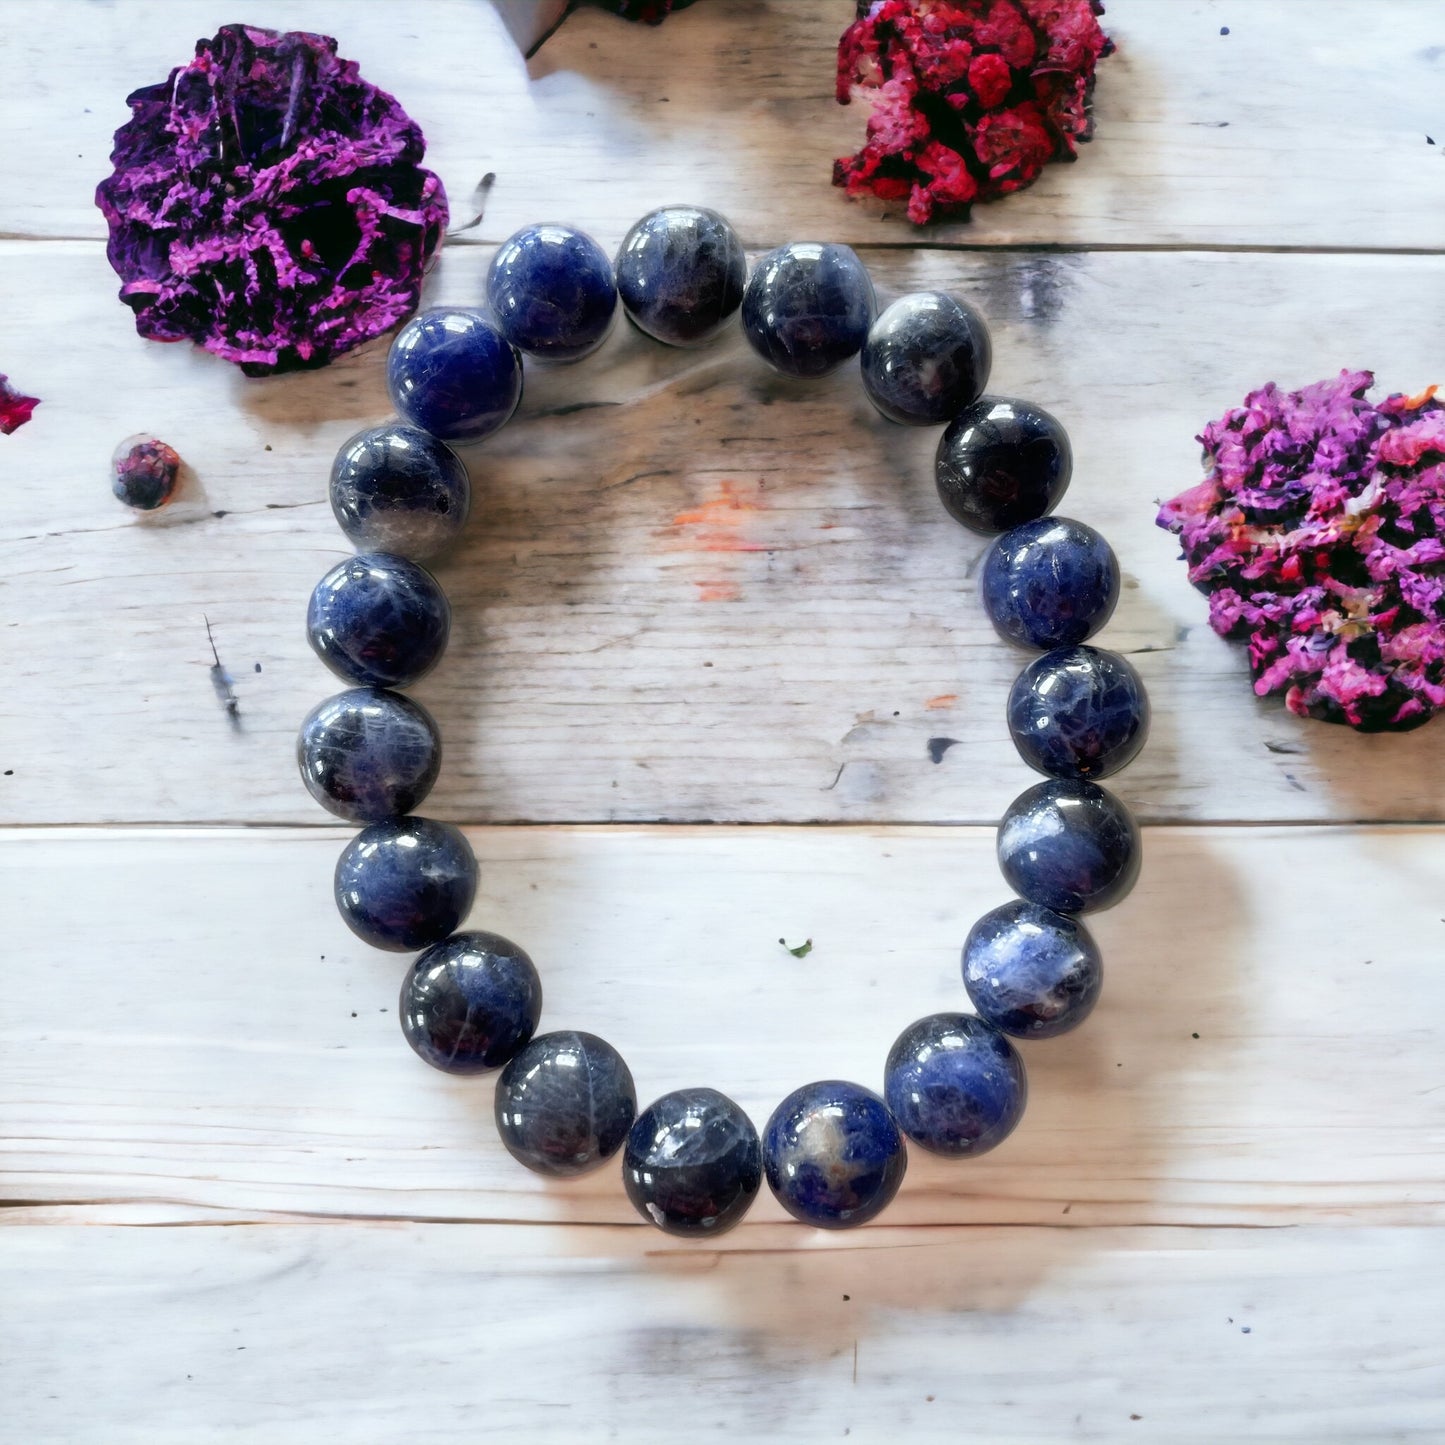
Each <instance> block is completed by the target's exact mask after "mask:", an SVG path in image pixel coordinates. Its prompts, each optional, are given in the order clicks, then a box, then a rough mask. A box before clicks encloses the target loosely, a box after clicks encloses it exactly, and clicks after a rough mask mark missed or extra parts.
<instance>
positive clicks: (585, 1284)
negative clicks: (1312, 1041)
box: [0, 1224, 1445, 1445]
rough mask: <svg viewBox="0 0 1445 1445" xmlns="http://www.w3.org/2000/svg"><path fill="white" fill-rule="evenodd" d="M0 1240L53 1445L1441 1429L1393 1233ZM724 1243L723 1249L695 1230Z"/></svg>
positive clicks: (43, 1236) (1203, 1440) (10, 1432)
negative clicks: (685, 1241) (699, 1248)
mask: <svg viewBox="0 0 1445 1445" xmlns="http://www.w3.org/2000/svg"><path fill="white" fill-rule="evenodd" d="M733 1241H734V1243H733V1246H732V1247H728V1248H723V1249H721V1250H719V1251H716V1252H711V1251H710V1252H705V1253H702V1254H699V1253H696V1252H694V1251H690V1250H688V1249H686V1248H679V1247H678V1246H677V1245H676V1244H675V1243H670V1242H669V1241H667V1240H665V1239H663V1238H662V1237H661V1236H659V1235H657V1234H656V1233H654V1232H652V1231H644V1230H641V1229H627V1230H623V1229H609V1228H569V1229H565V1230H557V1229H547V1228H542V1227H537V1226H517V1225H508V1226H494V1225H480V1226H479V1225H430V1226H426V1225H419V1226H410V1227H407V1228H401V1227H398V1226H395V1225H376V1224H373V1225H357V1224H332V1225H326V1226H317V1225H314V1224H307V1225H297V1226H288V1227H281V1228H276V1227H268V1226H243V1227H240V1228H229V1229H206V1228H200V1229H166V1230H156V1229H126V1228H105V1227H96V1226H93V1225H92V1226H89V1227H79V1228H76V1227H50V1228H45V1229H0V1265H3V1267H4V1268H5V1269H6V1271H7V1275H8V1278H7V1291H6V1299H5V1309H4V1310H3V1311H0V1353H3V1355H4V1358H5V1361H6V1363H7V1364H8V1365H9V1366H10V1368H11V1369H12V1370H13V1372H14V1375H15V1376H16V1378H19V1379H23V1380H24V1381H25V1385H26V1388H25V1389H24V1390H23V1391H22V1392H20V1393H18V1394H14V1393H12V1394H10V1395H9V1396H8V1397H7V1399H6V1405H5V1415H4V1419H3V1422H0V1435H3V1437H4V1438H5V1439H6V1440H13V1441H15V1442H17V1445H18V1442H22V1441H24V1442H35V1441H42V1440H43V1441H47V1442H50V1441H57V1442H58V1441H64V1442H67V1445H194V1442H195V1441H197V1440H199V1439H206V1440H221V1439H224V1440H228V1441H229V1440H235V1441H251V1442H256V1445H274V1442H275V1441H278V1440H287V1441H289V1440H315V1439H324V1440H326V1441H328V1442H335V1445H353V1442H355V1445H374V1442H376V1441H378V1440H385V1441H387V1442H397V1445H401V1442H413V1441H416V1442H423V1441H428V1442H429V1441H433V1440H436V1439H438V1438H449V1437H459V1438H466V1439H470V1440H483V1441H502V1440H519V1439H520V1440H526V1441H528V1442H532V1441H536V1442H562V1445H573V1442H575V1441H578V1440H587V1439H602V1438H611V1439H618V1440H626V1441H660V1442H662V1441H665V1442H668V1445H672V1442H676V1441H678V1440H696V1439H703V1440H714V1439H726V1440H730V1441H737V1440H744V1441H756V1440H789V1441H803V1440H839V1439H843V1438H845V1437H846V1438H847V1439H849V1440H850V1441H862V1442H864V1445H877V1442H880V1441H887V1440H897V1439H900V1438H902V1439H907V1440H910V1441H913V1440H958V1439H966V1440H980V1441H984V1440H986V1441H989V1442H1014V1441H1017V1442H1028V1445H1040V1442H1049V1441H1079V1440H1094V1441H1099V1440H1106V1441H1115V1440H1123V1441H1149V1442H1151V1445H1152V1442H1155V1441H1191V1442H1197V1445H1218V1442H1220V1441H1221V1440H1229V1441H1242V1440H1249V1441H1254V1440H1261V1441H1262V1440H1269V1441H1299V1442H1304V1441H1308V1442H1310V1445H1325V1442H1351V1445H1359V1442H1362V1441H1369V1442H1370V1445H1386V1442H1399V1441H1421V1442H1429V1441H1436V1440H1438V1439H1439V1438H1440V1432H1439V1421H1440V1405H1439V1401H1440V1395H1441V1392H1442V1390H1445V1378H1442V1374H1445V1372H1442V1368H1441V1357H1440V1351H1439V1348H1438V1345H1437V1340H1438V1335H1439V1328H1438V1326H1439V1311H1438V1307H1437V1306H1438V1298H1439V1294H1440V1291H1441V1290H1442V1289H1445V1273H1442V1269H1441V1261H1440V1258H1439V1254H1438V1250H1437V1249H1436V1246H1435V1241H1434V1238H1433V1234H1432V1232H1430V1231H1426V1230H1419V1229H1389V1230H1378V1229H1364V1230H1336V1229H1324V1228H1305V1229H1299V1230H1237V1229H1236V1230H1230V1229H1203V1230H1197V1229H1196V1230H1172V1229H1145V1230H1116V1229H1081V1230H1053V1229H959V1228H951V1229H940V1230H930V1231H928V1233H927V1235H926V1236H925V1235H923V1234H921V1233H920V1232H919V1231H917V1230H911V1229H891V1228H888V1227H887V1226H881V1225H880V1226H874V1227H872V1228H870V1229H868V1230H864V1231H861V1232H858V1233H855V1234H852V1235H849V1236H846V1237H844V1238H836V1237H834V1238H822V1239H816V1240H813V1241H811V1247H809V1248H806V1249H800V1248H798V1247H797V1231H796V1230H791V1229H789V1228H787V1227H786V1226H782V1225H778V1226H762V1227H759V1228H757V1229H750V1230H748V1231H747V1232H746V1236H745V1237H744V1238H742V1239H738V1237H737V1236H736V1235H734V1236H733ZM720 1243H723V1244H726V1241H720Z"/></svg>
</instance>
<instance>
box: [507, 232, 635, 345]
mask: <svg viewBox="0 0 1445 1445" xmlns="http://www.w3.org/2000/svg"><path fill="white" fill-rule="evenodd" d="M487 304H488V305H489V306H490V307H491V309H492V315H493V316H495V317H496V318H497V325H498V326H500V327H501V329H502V334H503V335H504V336H505V337H506V338H507V340H508V341H510V342H511V343H512V345H513V346H515V347H516V348H517V349H518V350H519V351H525V352H526V353H527V355H528V356H535V357H536V358H537V359H538V360H539V361H576V360H577V359H578V357H581V356H586V355H587V353H588V352H589V351H595V350H596V349H597V347H599V346H600V345H601V344H602V341H603V339H604V338H605V337H606V335H607V333H608V331H610V330H611V328H612V317H613V315H614V313H615V312H616V310H617V285H616V282H615V281H614V280H613V278H612V262H611V261H609V260H608V259H607V252H606V251H604V250H603V249H602V247H601V246H599V245H598V244H597V242H596V241H594V240H593V239H592V237H591V236H588V235H585V234H584V233H583V232H581V231H574V230H573V229H572V228H571V227H570V226H558V225H553V224H550V223H543V224H542V225H539V226H525V227H523V228H522V230H520V231H518V232H517V233H516V234H515V235H514V236H510V237H508V239H507V240H505V241H503V242H502V244H501V245H500V246H499V247H498V248H497V254H496V255H495V256H493V257H492V264H491V266H490V267H489V268H488V270H487Z"/></svg>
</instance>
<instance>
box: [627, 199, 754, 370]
mask: <svg viewBox="0 0 1445 1445" xmlns="http://www.w3.org/2000/svg"><path fill="white" fill-rule="evenodd" d="M747 279H748V263H747V258H746V257H745V256H744V255H743V243H742V242H741V241H740V240H738V235H737V232H736V231H734V230H733V228H732V227H731V226H730V225H728V223H727V222H726V221H725V220H724V219H723V218H722V217H721V216H720V215H718V213H717V212H716V211H709V210H707V209H706V208H705V207H703V206H663V207H662V208H661V209H660V210H657V211H651V212H649V213H648V214H647V215H645V216H644V217H643V218H642V219H641V220H640V221H639V222H638V223H637V224H636V225H635V226H634V227H633V228H632V229H631V230H630V231H629V232H628V233H627V235H626V236H625V237H623V240H622V247H621V249H620V250H619V251H618V252H617V292H618V295H619V296H621V298H622V305H623V308H624V309H625V310H626V312H627V315H628V317H629V318H630V319H631V320H632V322H633V324H634V325H635V326H637V327H638V328H639V330H642V331H645V332H646V333H647V334H648V335H649V336H652V337H655V338H656V339H657V340H658V341H663V342H666V343H667V345H669V346H701V345H703V344H704V343H705V342H708V341H711V340H712V339H713V337H714V336H716V335H717V334H718V332H719V331H721V330H722V328H723V327H724V326H725V325H726V324H727V323H728V321H729V320H731V319H732V314H733V312H734V311H736V310H737V309H738V307H739V306H740V305H741V304H742V299H743V287H744V286H745V285H746V284H747Z"/></svg>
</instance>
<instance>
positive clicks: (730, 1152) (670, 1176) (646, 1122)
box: [622, 1089, 763, 1236]
mask: <svg viewBox="0 0 1445 1445" xmlns="http://www.w3.org/2000/svg"><path fill="white" fill-rule="evenodd" d="M762 1182H763V1151H762V1146H761V1145H760V1144H759V1143H758V1131H757V1130H756V1129H754V1128H753V1123H752V1120H751V1119H749V1118H748V1116H747V1115H746V1114H745V1113H743V1111H742V1110H741V1109H740V1108H738V1106H737V1105H736V1104H735V1103H733V1101H732V1100H731V1099H729V1098H728V1097H727V1095H726V1094H719V1093H718V1091H717V1090H716V1089H678V1090H677V1091H676V1092H675V1093H672V1094H664V1095H663V1096H662V1098H660V1099H659V1100H658V1101H657V1102H656V1103H655V1104H653V1105H652V1106H651V1107H650V1108H647V1109H644V1110H643V1111H642V1113H641V1114H639V1115H638V1116H637V1122H636V1123H635V1124H634V1125H633V1126H632V1131H631V1132H630V1133H629V1134H628V1136H627V1148H626V1149H625V1150H624V1152H623V1155H622V1183H623V1186H624V1187H625V1188H626V1190H627V1197H628V1198H629V1199H630V1200H631V1201H632V1203H633V1206H634V1207H635V1208H636V1210H637V1212H638V1213H639V1214H640V1215H642V1216H643V1218H644V1219H650V1220H651V1221H652V1223H653V1224H655V1225H656V1226H657V1227H658V1228H659V1229H661V1230H663V1231H664V1232H665V1233H667V1234H680V1235H685V1236H697V1235H700V1234H709V1235H717V1234H725V1233H726V1232H727V1231H728V1230H729V1229H731V1228H732V1227H733V1225H735V1224H736V1223H737V1222H738V1220H740V1219H741V1218H742V1217H743V1215H745V1214H746V1213H747V1212H748V1207H749V1206H750V1205H751V1204H752V1202H753V1199H754V1197H755V1196H756V1195H757V1192H758V1186H759V1185H760V1184H761V1183H762Z"/></svg>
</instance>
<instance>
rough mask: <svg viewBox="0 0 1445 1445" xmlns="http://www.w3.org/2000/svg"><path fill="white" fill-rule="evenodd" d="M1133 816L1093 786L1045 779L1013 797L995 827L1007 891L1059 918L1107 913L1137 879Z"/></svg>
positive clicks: (1138, 850)
mask: <svg viewBox="0 0 1445 1445" xmlns="http://www.w3.org/2000/svg"><path fill="white" fill-rule="evenodd" d="M1141 851H1142V850H1141V844H1140V839H1139V826H1138V824H1137V823H1135V821H1134V818H1133V815H1132V814H1131V813H1130V812H1129V810H1128V809H1127V808H1126V807H1125V806H1124V805H1123V803H1121V802H1120V801H1119V800H1118V799H1117V798H1116V797H1115V796H1114V795H1113V794H1112V793H1110V792H1107V791H1106V790H1105V789H1103V788H1101V787H1099V785H1098V784H1097V783H1085V782H1076V781H1072V780H1069V781H1065V780H1063V779H1059V778H1050V779H1049V780H1048V781H1047V782H1043V783H1038V784H1035V786H1034V787H1032V788H1030V789H1029V790H1028V791H1027V792H1025V793H1020V794H1019V796H1018V797H1017V798H1015V799H1014V800H1013V802H1012V803H1010V804H1009V806H1008V811H1007V812H1006V813H1005V814H1004V815H1003V821H1002V822H1001V823H1000V824H999V826H998V863H999V867H1000V868H1001V869H1002V870H1003V876H1004V878H1005V879H1006V880H1007V881H1008V885H1009V887H1010V888H1012V889H1013V890H1014V892H1015V893H1017V894H1019V895H1020V896H1021V897H1024V898H1027V899H1028V901H1029V902H1030V903H1038V904H1041V905H1042V906H1043V907H1044V908H1052V909H1054V910H1055V912H1058V913H1093V912H1098V911H1099V910H1101V909H1105V908H1112V907H1113V906H1114V904H1116V903H1117V902H1118V901H1119V900H1120V899H1121V898H1123V897H1124V895H1125V894H1126V893H1128V891H1129V890H1130V889H1131V888H1132V887H1133V886H1134V880H1135V879H1136V878H1138V876H1139V864H1140V853H1141Z"/></svg>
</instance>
